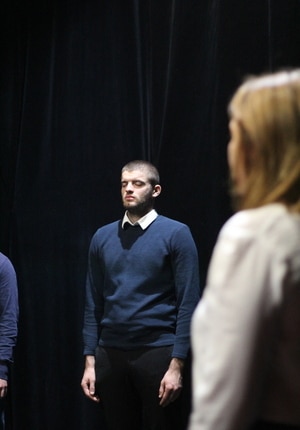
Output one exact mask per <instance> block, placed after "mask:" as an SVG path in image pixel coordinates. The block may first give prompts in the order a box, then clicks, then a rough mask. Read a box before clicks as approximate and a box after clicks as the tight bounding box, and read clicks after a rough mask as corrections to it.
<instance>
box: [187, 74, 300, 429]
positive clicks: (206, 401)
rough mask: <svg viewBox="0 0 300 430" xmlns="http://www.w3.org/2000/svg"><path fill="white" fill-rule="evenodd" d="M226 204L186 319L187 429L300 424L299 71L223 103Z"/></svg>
mask: <svg viewBox="0 0 300 430" xmlns="http://www.w3.org/2000/svg"><path fill="white" fill-rule="evenodd" d="M229 116H230V122H229V129H230V134H231V138H230V141H229V144H228V164H229V170H230V175H231V182H232V187H231V194H232V199H233V204H234V208H235V210H236V213H235V214H234V215H233V216H232V217H231V218H230V219H229V220H228V221H227V222H226V223H225V225H224V226H223V228H222V229H221V232H220V234H219V237H218V240H217V243H216V246H215V249H214V252H213V255H212V260H211V262H210V266H209V271H208V276H207V283H206V287H205V289H204V294H203V298H202V300H201V302H199V304H198V306H197V308H196V310H195V313H194V315H193V318H192V335H191V337H192V353H193V357H194V359H193V364H192V389H193V400H192V413H191V417H190V424H189V430H248V429H255V430H271V429H274V430H275V429H278V430H284V429H291V430H292V429H299V428H300V406H299V405H300V70H294V71H283V72H278V73H275V74H268V75H264V76H261V77H256V78H255V77H254V78H249V79H248V80H246V81H245V82H244V83H243V84H242V85H241V86H240V87H239V88H238V89H237V91H236V93H235V94H234V96H233V98H232V100H231V102H230V104H229Z"/></svg>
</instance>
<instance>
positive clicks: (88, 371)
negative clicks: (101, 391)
mask: <svg viewBox="0 0 300 430" xmlns="http://www.w3.org/2000/svg"><path fill="white" fill-rule="evenodd" d="M95 383H96V373H95V357H94V355H86V356H85V368H84V372H83V377H82V380H81V387H82V389H83V392H84V394H85V395H86V396H87V397H88V398H89V399H91V400H93V401H94V402H99V401H100V399H99V397H98V396H97V395H96V394H95Z"/></svg>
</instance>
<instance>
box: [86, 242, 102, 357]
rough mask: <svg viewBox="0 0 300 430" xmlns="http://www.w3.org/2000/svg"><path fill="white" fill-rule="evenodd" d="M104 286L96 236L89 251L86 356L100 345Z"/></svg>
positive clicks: (92, 353)
mask: <svg viewBox="0 0 300 430" xmlns="http://www.w3.org/2000/svg"><path fill="white" fill-rule="evenodd" d="M102 286H103V274H102V268H101V261H100V251H99V249H98V246H97V236H94V237H93V239H92V241H91V245H90V249H89V257H88V271H87V277H86V297H85V312H84V325H83V342H84V350H83V353H84V355H95V349H96V347H97V345H98V339H99V330H100V321H101V317H102V313H103V300H102V296H103V294H102Z"/></svg>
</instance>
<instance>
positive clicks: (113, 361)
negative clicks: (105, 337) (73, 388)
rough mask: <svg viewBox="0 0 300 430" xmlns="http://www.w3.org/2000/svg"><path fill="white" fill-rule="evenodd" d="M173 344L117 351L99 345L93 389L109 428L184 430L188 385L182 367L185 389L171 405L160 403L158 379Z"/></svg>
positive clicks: (165, 367)
mask: <svg viewBox="0 0 300 430" xmlns="http://www.w3.org/2000/svg"><path fill="white" fill-rule="evenodd" d="M172 349H173V347H171V346H170V347H169V346H168V347H161V348H144V349H142V350H133V351H120V350H117V349H112V348H102V347H98V348H97V351H96V365H95V368H96V380H97V382H96V391H97V394H98V395H99V397H100V402H101V405H102V406H103V410H104V415H105V420H106V423H107V428H108V430H171V429H172V430H185V429H186V426H187V422H188V415H189V406H190V404H189V398H190V384H189V379H190V378H189V372H188V367H189V366H187V367H185V375H184V380H183V383H184V384H185V388H184V390H183V391H182V392H181V395H180V397H179V398H178V399H177V400H176V401H175V402H173V403H171V404H170V405H168V406H166V407H164V408H162V407H161V406H159V398H158V390H159V386H160V382H161V380H162V378H163V376H164V374H165V372H166V371H167V369H168V367H169V363H170V361H171V352H172Z"/></svg>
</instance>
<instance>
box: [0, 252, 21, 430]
mask: <svg viewBox="0 0 300 430" xmlns="http://www.w3.org/2000/svg"><path fill="white" fill-rule="evenodd" d="M17 322H18V290H17V280H16V273H15V270H14V268H13V266H12V264H11V262H10V261H9V259H8V258H7V257H6V256H5V255H3V254H2V253H1V252H0V430H3V429H4V406H5V404H4V399H5V397H6V395H7V387H8V373H9V364H10V363H11V361H12V357H13V348H14V346H15V343H16V338H17Z"/></svg>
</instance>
